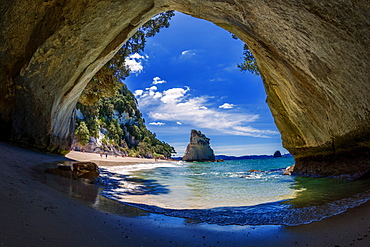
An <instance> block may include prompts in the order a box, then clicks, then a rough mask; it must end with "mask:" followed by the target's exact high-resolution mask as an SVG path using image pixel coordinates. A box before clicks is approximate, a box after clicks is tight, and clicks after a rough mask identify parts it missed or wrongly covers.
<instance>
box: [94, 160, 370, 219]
mask: <svg viewBox="0 0 370 247" xmlns="http://www.w3.org/2000/svg"><path fill="white" fill-rule="evenodd" d="M293 164H294V159H293V158H291V157H287V158H285V157H283V158H272V157H271V158H256V159H245V160H226V161H224V162H182V161H178V162H165V163H159V162H158V163H145V164H136V165H114V166H100V170H101V178H100V182H99V183H100V184H101V185H102V186H103V187H104V189H103V190H102V191H101V192H100V194H101V195H102V196H104V197H106V198H109V199H111V200H115V201H118V202H120V203H122V204H124V205H129V206H132V207H136V208H139V209H142V210H145V211H148V212H151V213H159V214H164V215H167V216H173V217H180V218H185V219H186V220H187V221H190V222H193V223H208V224H218V225H300V224H308V223H310V222H313V221H320V220H322V219H324V218H326V217H330V216H332V215H336V214H339V213H342V212H344V211H346V210H347V209H348V208H352V207H355V206H358V205H360V204H362V203H365V202H366V201H368V200H369V199H370V183H369V181H366V180H364V181H349V180H339V179H333V178H303V177H295V176H286V175H282V173H283V171H284V170H285V168H287V167H289V166H291V165H293Z"/></svg>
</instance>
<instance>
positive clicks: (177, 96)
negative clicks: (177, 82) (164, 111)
mask: <svg viewBox="0 0 370 247" xmlns="http://www.w3.org/2000/svg"><path fill="white" fill-rule="evenodd" d="M189 90H190V88H189V87H186V89H183V88H171V89H168V90H166V91H164V92H163V95H164V96H163V97H162V98H161V101H162V102H163V103H166V104H168V103H176V102H179V101H180V100H181V99H182V98H183V97H184V95H185V94H186V93H187V92H188V91H189Z"/></svg>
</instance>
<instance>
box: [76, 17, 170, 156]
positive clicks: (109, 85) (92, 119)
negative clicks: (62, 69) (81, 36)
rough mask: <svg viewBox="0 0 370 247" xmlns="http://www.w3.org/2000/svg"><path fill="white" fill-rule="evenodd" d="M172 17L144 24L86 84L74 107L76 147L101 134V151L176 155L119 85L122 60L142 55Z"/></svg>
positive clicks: (126, 72)
mask: <svg viewBox="0 0 370 247" xmlns="http://www.w3.org/2000/svg"><path fill="white" fill-rule="evenodd" d="M172 16H174V13H173V11H169V12H165V13H161V14H159V15H157V16H156V17H154V18H153V19H151V20H150V21H148V22H147V23H145V24H144V25H143V26H142V27H141V28H140V29H139V30H138V31H137V33H136V34H135V35H134V36H133V37H132V38H130V39H129V40H128V41H127V42H126V43H125V44H124V45H123V46H122V48H121V49H120V50H119V51H118V53H117V54H116V55H115V56H114V57H113V58H112V59H111V60H110V61H109V62H108V63H107V64H106V65H105V66H103V67H102V68H101V70H100V71H99V72H98V73H97V74H96V75H95V76H94V77H93V78H92V80H91V81H90V82H89V84H88V85H87V87H86V88H85V90H84V91H83V93H82V95H81V97H80V99H79V102H78V104H77V109H78V110H80V111H81V113H82V114H83V116H84V118H83V119H78V118H77V124H76V131H75V136H76V138H77V139H78V141H79V143H80V144H82V145H86V143H87V142H88V141H89V139H90V137H95V138H98V137H99V135H100V133H104V135H105V136H104V138H102V140H101V143H102V147H101V149H103V150H106V149H109V148H110V147H114V148H115V149H116V150H118V151H119V152H121V153H125V154H126V155H129V156H142V157H151V158H153V157H154V158H165V157H166V158H168V157H171V154H172V153H176V152H175V150H174V148H173V147H171V146H170V145H169V144H167V143H165V142H162V141H160V140H158V139H157V138H156V135H155V134H154V133H152V132H151V131H149V130H148V129H147V128H146V126H145V121H144V119H143V118H142V114H141V112H140V111H139V110H138V108H137V101H136V99H135V97H134V95H133V94H132V93H131V92H130V91H129V90H128V89H127V87H126V85H125V84H124V83H123V81H124V80H125V78H126V77H127V76H129V75H130V70H129V68H128V67H126V65H125V61H126V58H127V57H128V56H130V55H131V54H135V53H139V52H142V51H143V50H144V48H145V42H146V38H148V37H152V36H154V35H155V34H157V33H158V32H159V31H160V29H161V28H164V27H165V28H167V27H169V25H170V24H169V21H170V19H171V17H172Z"/></svg>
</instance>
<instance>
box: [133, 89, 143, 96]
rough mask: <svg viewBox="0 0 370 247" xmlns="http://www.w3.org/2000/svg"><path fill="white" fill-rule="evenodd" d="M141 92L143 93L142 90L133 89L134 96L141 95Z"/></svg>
mask: <svg viewBox="0 0 370 247" xmlns="http://www.w3.org/2000/svg"><path fill="white" fill-rule="evenodd" d="M143 93H144V90H141V89H138V90H135V92H134V96H135V97H138V96H141V95H143Z"/></svg>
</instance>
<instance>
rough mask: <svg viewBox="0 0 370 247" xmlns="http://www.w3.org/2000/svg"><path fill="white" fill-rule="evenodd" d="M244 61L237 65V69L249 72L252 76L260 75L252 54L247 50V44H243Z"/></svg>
mask: <svg viewBox="0 0 370 247" xmlns="http://www.w3.org/2000/svg"><path fill="white" fill-rule="evenodd" d="M243 55H244V61H243V63H241V64H238V65H237V66H238V68H239V69H240V70H241V71H249V72H251V73H252V74H254V75H260V74H261V73H260V71H259V69H258V66H257V61H256V59H255V58H254V56H253V54H252V52H251V51H250V50H249V47H248V45H247V44H244V52H243Z"/></svg>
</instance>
